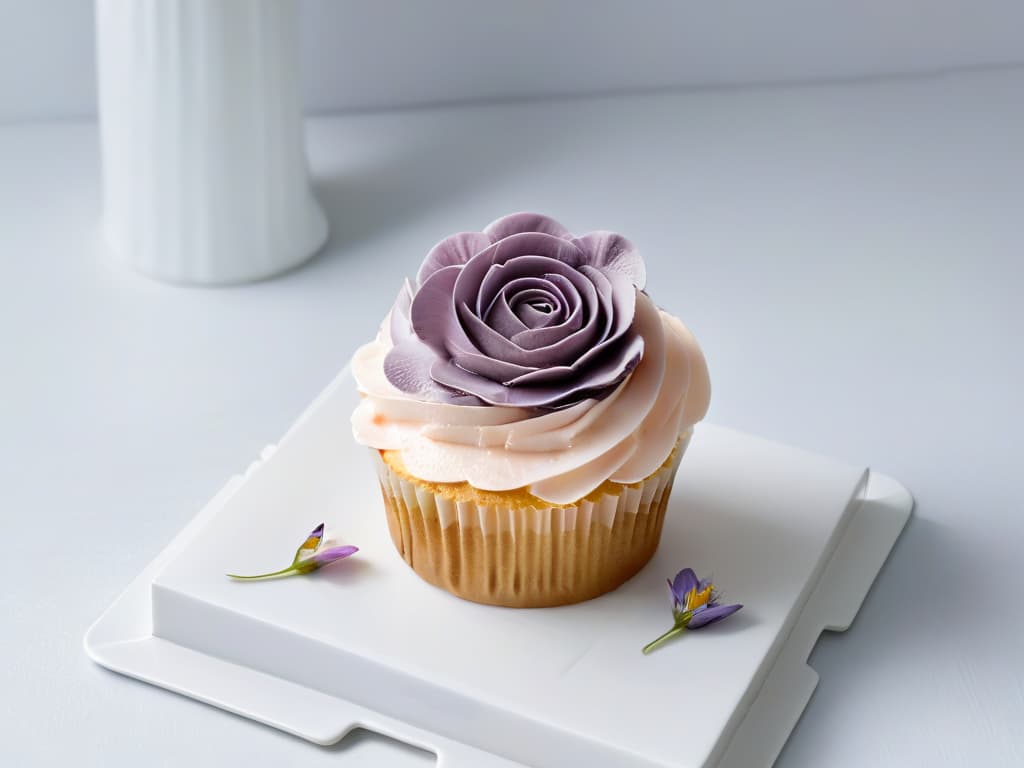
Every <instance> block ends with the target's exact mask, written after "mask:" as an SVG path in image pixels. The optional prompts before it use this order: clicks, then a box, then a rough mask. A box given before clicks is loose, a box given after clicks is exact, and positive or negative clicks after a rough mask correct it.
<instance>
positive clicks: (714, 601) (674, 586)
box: [644, 568, 743, 653]
mask: <svg viewBox="0 0 1024 768" xmlns="http://www.w3.org/2000/svg"><path fill="white" fill-rule="evenodd" d="M668 591H669V595H670V596H671V597H672V619H673V623H672V628H671V629H670V630H668V631H667V632H665V633H664V634H663V635H661V636H660V637H658V638H656V639H655V640H652V641H651V642H649V643H648V644H647V645H645V646H644V653H650V652H651V651H653V650H654V649H655V648H657V647H658V646H659V645H661V644H662V643H664V642H665V641H666V640H668V639H670V638H673V637H675V636H676V635H681V634H682V633H683V632H684V631H686V630H687V629H700V628H701V627H706V626H708V625H709V624H714V623H715V622H716V621H721V620H722V619H725V618H727V617H729V616H732V615H733V614H734V613H736V611H738V610H739V609H740V608H742V607H743V606H742V605H739V604H736V605H720V604H719V602H718V597H719V595H718V593H717V592H716V591H715V585H714V584H712V583H711V580H710V579H698V578H697V574H695V573H694V572H693V569H692V568H683V570H681V571H680V572H679V573H677V574H676V577H675V578H674V579H672V580H670V581H669V582H668Z"/></svg>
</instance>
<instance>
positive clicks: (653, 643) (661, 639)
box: [644, 626, 686, 656]
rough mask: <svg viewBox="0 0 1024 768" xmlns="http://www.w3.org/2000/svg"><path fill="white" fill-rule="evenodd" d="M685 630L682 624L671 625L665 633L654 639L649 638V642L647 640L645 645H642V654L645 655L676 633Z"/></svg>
mask: <svg viewBox="0 0 1024 768" xmlns="http://www.w3.org/2000/svg"><path fill="white" fill-rule="evenodd" d="M685 631H686V627H682V626H675V627H672V629H670V630H669V631H668V632H666V633H665V634H663V635H661V636H659V637H657V638H655V639H654V640H651V642H649V643H648V644H647V645H645V646H644V655H645V656H646V655H647V654H648V653H650V652H651V651H653V650H654V649H655V648H657V647H659V646H660V645H661V644H662V643H664V642H665V641H666V640H671V639H672V638H673V637H675V636H676V635H681V634H683V632H685Z"/></svg>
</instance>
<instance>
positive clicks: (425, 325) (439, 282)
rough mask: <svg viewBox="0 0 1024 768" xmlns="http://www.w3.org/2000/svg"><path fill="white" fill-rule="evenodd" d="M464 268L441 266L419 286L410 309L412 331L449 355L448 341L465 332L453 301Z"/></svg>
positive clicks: (433, 347) (441, 352) (439, 350)
mask: <svg viewBox="0 0 1024 768" xmlns="http://www.w3.org/2000/svg"><path fill="white" fill-rule="evenodd" d="M462 271H463V268H462V267H442V268H441V269H439V270H437V271H436V272H434V273H433V274H432V275H431V276H430V277H428V278H427V281H426V282H425V283H423V285H422V286H420V290H419V291H418V292H417V294H416V296H415V298H413V300H412V307H411V308H410V320H411V321H412V329H413V331H415V333H416V335H417V336H419V337H420V338H421V339H422V340H423V342H424V343H425V344H426V345H427V346H428V347H430V348H431V349H432V350H434V352H436V353H437V354H439V355H442V356H447V354H448V352H447V345H446V344H445V342H446V341H447V340H449V339H452V340H454V339H455V338H458V337H460V336H462V335H463V334H462V329H461V326H460V325H459V320H458V318H457V317H456V316H455V304H454V303H453V301H452V293H453V291H454V289H455V284H456V282H457V281H458V279H459V275H460V274H461V273H462Z"/></svg>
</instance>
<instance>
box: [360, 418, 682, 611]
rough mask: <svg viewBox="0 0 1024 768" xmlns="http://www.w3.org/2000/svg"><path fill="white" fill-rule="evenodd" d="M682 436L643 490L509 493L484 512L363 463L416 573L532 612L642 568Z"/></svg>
mask: <svg viewBox="0 0 1024 768" xmlns="http://www.w3.org/2000/svg"><path fill="white" fill-rule="evenodd" d="M689 437H690V435H689V434H686V435H684V436H683V437H682V438H681V439H680V441H679V443H678V445H677V446H676V449H675V451H674V452H673V455H672V457H671V458H670V459H669V460H668V461H667V462H666V463H665V464H664V465H663V466H662V467H661V468H660V469H659V470H658V471H657V472H655V473H654V474H653V475H651V476H650V477H648V478H647V479H645V480H644V481H642V482H640V483H636V484H632V485H617V487H616V489H615V490H614V491H611V492H607V493H603V494H601V495H600V496H597V497H596V498H584V499H581V500H580V501H578V502H576V503H575V504H569V505H551V506H548V505H545V504H544V503H542V502H539V501H538V502H537V503H536V504H535V505H524V504H523V503H522V497H521V496H520V495H518V494H509V501H508V502H507V503H503V502H502V501H501V500H500V499H501V496H502V495H501V494H494V498H495V499H496V501H495V502H494V503H489V502H488V503H485V502H478V501H476V500H474V499H471V498H461V497H462V496H464V495H466V494H463V493H460V492H459V491H458V490H456V489H444V491H443V492H439V493H434V492H433V491H432V490H431V488H430V486H428V485H427V484H424V483H419V482H417V481H415V480H412V479H409V478H407V477H404V476H403V475H401V474H400V473H398V472H396V471H395V470H393V469H392V468H391V467H390V466H389V465H388V464H387V463H386V462H385V461H384V460H383V458H382V457H381V455H380V452H379V451H376V450H373V451H371V454H372V456H373V462H374V466H375V468H376V471H377V475H378V479H379V480H380V486H381V493H382V495H383V498H384V505H385V507H386V510H387V515H388V528H389V530H390V532H391V538H392V540H393V541H394V544H395V547H396V548H397V549H398V552H399V554H401V555H402V557H403V558H404V559H405V561H406V562H407V563H408V564H409V565H410V566H411V567H412V568H413V570H415V571H416V573H418V574H419V575H420V576H421V577H422V578H424V579H425V580H426V581H428V582H430V583H431V584H434V585H435V586H439V587H441V588H443V589H446V590H448V591H449V592H452V593H453V594H455V595H458V596H459V597H464V598H466V599H469V600H475V601H477V602H483V603H491V604H496V605H507V606H516V607H539V606H546V605H563V604H566V603H573V602H579V601H580V600H587V599H590V598H592V597H596V596H597V595H600V594H603V593H605V592H608V591H610V590H612V589H615V588H616V587H618V586H619V585H620V584H622V583H623V582H624V581H626V580H627V579H628V578H630V577H631V576H633V575H634V574H635V573H636V572H637V571H638V570H639V569H640V568H642V567H643V566H644V564H646V563H647V561H648V560H649V559H650V558H651V556H652V555H653V554H654V551H655V549H656V548H657V545H658V540H659V538H660V536H661V528H662V524H663V522H664V515H665V510H666V507H667V504H668V499H669V495H670V494H671V491H672V484H673V482H674V479H675V474H676V470H677V468H678V466H679V461H680V460H681V458H682V456H683V453H684V452H685V450H686V447H687V445H688V443H689ZM448 490H451V491H452V492H445V491H448Z"/></svg>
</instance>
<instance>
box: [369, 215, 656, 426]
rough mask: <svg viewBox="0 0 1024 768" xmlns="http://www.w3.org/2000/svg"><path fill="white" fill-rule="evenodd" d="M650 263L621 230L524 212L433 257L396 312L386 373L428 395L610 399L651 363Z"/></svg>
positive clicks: (448, 243)
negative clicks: (640, 297)
mask: <svg viewBox="0 0 1024 768" xmlns="http://www.w3.org/2000/svg"><path fill="white" fill-rule="evenodd" d="M645 281H646V273H645V269H644V262H643V259H642V258H641V257H640V254H639V253H638V252H637V250H636V249H635V248H634V247H633V245H632V244H631V243H630V242H629V241H628V240H626V239H625V238H624V237H622V236H621V235H617V234H615V233H613V232H591V233H590V234H588V235H584V236H582V237H574V236H573V235H572V234H570V233H569V232H568V230H566V229H565V228H564V227H563V226H562V225H561V224H559V223H558V222H557V221H555V220H554V219H550V218H548V217H546V216H541V215H538V214H533V213H516V214H512V215H510V216H505V217H504V218H501V219H498V220H497V221H495V222H494V223H493V224H491V225H490V226H488V227H487V228H486V229H484V231H483V232H460V233H458V234H455V235H451V236H450V237H448V238H445V239H444V240H442V241H441V242H440V243H438V244H437V245H436V246H434V248H433V249H432V250H431V251H430V253H429V254H427V258H426V260H425V261H424V262H423V265H422V266H421V267H420V271H419V275H418V276H417V284H418V287H414V286H413V285H412V284H411V283H409V282H408V281H407V282H406V284H405V285H404V286H403V288H402V291H401V292H400V293H399V295H398V299H397V300H396V301H395V305H394V307H393V309H392V310H391V320H390V331H391V339H392V342H393V343H394V347H393V348H392V349H391V350H390V351H389V353H388V355H387V357H386V358H385V360H384V373H385V375H386V376H387V378H388V380H389V381H390V382H391V383H392V384H393V385H394V386H395V387H397V388H398V389H400V390H402V391H403V392H407V393H410V394H413V395H415V396H416V397H418V398H420V399H423V400H430V401H437V402H444V403H453V404H463V405H481V404H490V405H509V406H519V407H544V408H557V407H562V406H565V405H570V404H572V403H574V402H578V401H580V400H583V399H585V398H589V397H601V396H602V395H605V394H608V393H610V392H611V391H612V390H613V389H614V388H615V386H616V385H617V384H618V383H620V382H621V381H622V380H623V379H624V378H625V377H626V376H627V375H628V374H629V372H630V371H632V370H633V369H634V368H635V367H636V366H637V364H638V363H639V362H640V358H641V355H642V354H643V349H644V341H643V339H642V338H641V337H639V336H638V334H637V332H636V328H635V327H634V322H633V320H634V318H633V315H634V310H635V304H636V291H637V290H638V289H643V287H644V283H645Z"/></svg>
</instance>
